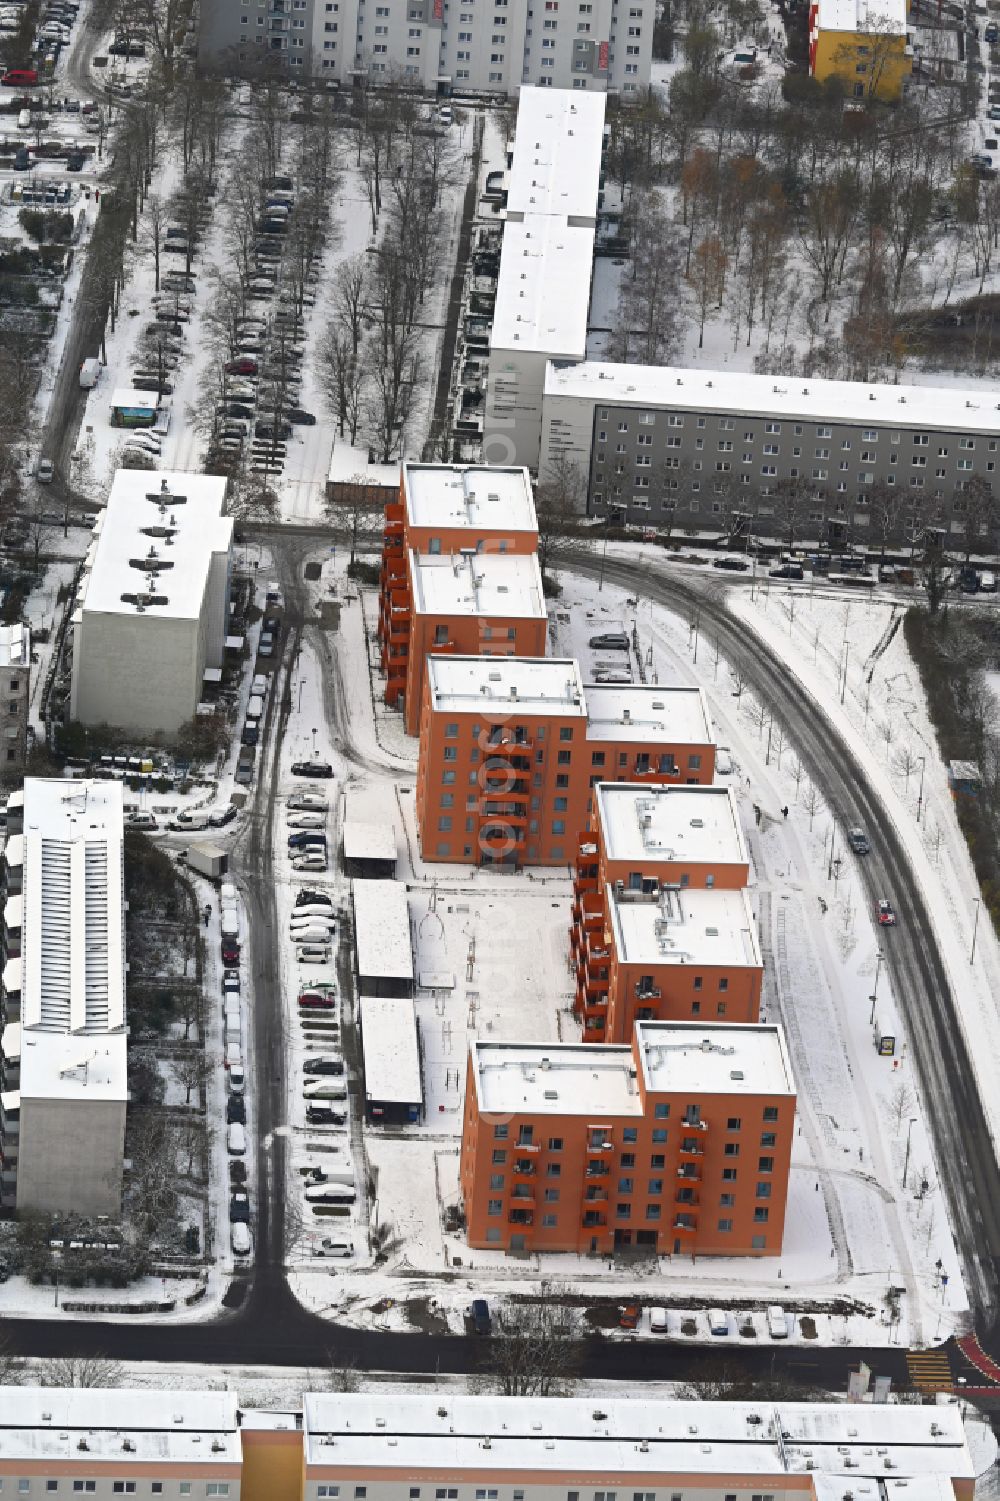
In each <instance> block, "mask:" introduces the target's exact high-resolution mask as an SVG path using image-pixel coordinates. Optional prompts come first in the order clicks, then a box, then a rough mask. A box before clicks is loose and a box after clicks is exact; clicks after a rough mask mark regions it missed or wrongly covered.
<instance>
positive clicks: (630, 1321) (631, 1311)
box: [618, 1303, 641, 1329]
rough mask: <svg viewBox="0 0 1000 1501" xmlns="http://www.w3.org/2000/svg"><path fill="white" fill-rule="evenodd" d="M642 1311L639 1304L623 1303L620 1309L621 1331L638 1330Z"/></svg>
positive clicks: (619, 1325) (619, 1323)
mask: <svg viewBox="0 0 1000 1501" xmlns="http://www.w3.org/2000/svg"><path fill="white" fill-rule="evenodd" d="M640 1311H641V1310H640V1307H639V1304H638V1303H623V1304H622V1305H621V1306H620V1308H619V1309H618V1327H619V1329H638V1327H639V1314H640Z"/></svg>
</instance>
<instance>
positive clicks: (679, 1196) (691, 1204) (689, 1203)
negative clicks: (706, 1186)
mask: <svg viewBox="0 0 1000 1501" xmlns="http://www.w3.org/2000/svg"><path fill="white" fill-rule="evenodd" d="M674 1203H675V1204H683V1205H684V1206H685V1207H686V1208H691V1209H697V1208H698V1205H699V1204H700V1203H701V1200H700V1198H699V1197H698V1195H697V1194H696V1193H695V1191H694V1189H693V1188H679V1189H678V1190H677V1192H676V1193H675V1194H674Z"/></svg>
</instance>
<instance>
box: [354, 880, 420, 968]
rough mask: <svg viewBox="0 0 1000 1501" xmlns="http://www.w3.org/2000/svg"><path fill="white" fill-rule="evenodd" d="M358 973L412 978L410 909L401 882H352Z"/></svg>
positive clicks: (403, 885) (403, 883)
mask: <svg viewBox="0 0 1000 1501" xmlns="http://www.w3.org/2000/svg"><path fill="white" fill-rule="evenodd" d="M351 895H352V897H353V899H354V942H355V946H356V948H357V954H358V974H359V975H361V976H362V977H370V978H376V979H383V980H412V979H413V946H412V944H411V942H410V912H409V907H408V905H407V900H406V883H405V882H404V881H361V880H358V881H352V882H351Z"/></svg>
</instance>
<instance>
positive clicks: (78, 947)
mask: <svg viewBox="0 0 1000 1501" xmlns="http://www.w3.org/2000/svg"><path fill="white" fill-rule="evenodd" d="M22 809H23V813H22ZM8 816H10V814H9V815H8ZM123 836H124V823H123V800H122V786H121V783H119V782H112V781H84V782H68V781H61V780H51V781H43V780H40V779H37V778H33V777H29V778H28V780H27V781H26V782H25V784H24V798H23V803H21V804H19V805H18V806H17V812H16V813H15V814H14V821H13V828H12V837H11V838H10V839H9V840H8V847H7V849H6V850H5V852H4V863H3V881H4V896H5V900H4V931H3V943H4V953H3V960H4V963H3V1006H2V1011H3V1023H4V1026H3V1034H2V1038H0V1054H2V1080H0V1082H2V1092H0V1174H2V1176H0V1198H2V1202H3V1204H4V1206H5V1207H8V1208H14V1209H16V1210H17V1211H18V1212H19V1213H25V1212H34V1213H39V1214H68V1213H74V1214H80V1215H99V1214H104V1215H117V1214H118V1213H119V1212H120V1210H121V1192H122V1169H123V1158H124V1148H125V1108H126V1104H127V1101H128V1080H127V1070H126V1025H125V926H124V872H123ZM11 846H13V848H11ZM8 850H9V852H10V855H11V857H12V858H11V861H10V863H8V858H7V855H8Z"/></svg>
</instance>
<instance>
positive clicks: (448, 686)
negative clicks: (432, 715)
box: [427, 656, 587, 720]
mask: <svg viewBox="0 0 1000 1501" xmlns="http://www.w3.org/2000/svg"><path fill="white" fill-rule="evenodd" d="M427 681H428V683H429V685H430V694H431V705H432V707H433V708H434V709H436V710H439V711H441V712H442V713H443V712H445V711H451V712H454V713H456V714H483V715H487V716H489V717H490V718H491V719H494V720H496V719H498V718H499V717H500V715H501V713H504V714H509V713H517V714H538V715H545V714H557V715H560V716H565V717H567V718H573V717H581V718H582V717H583V715H585V714H586V712H587V707H586V704H585V703H584V697H583V683H582V682H581V680H580V668H579V664H578V663H577V662H576V661H574V660H573V658H572V657H450V656H443V657H435V656H431V657H428V658H427Z"/></svg>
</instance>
